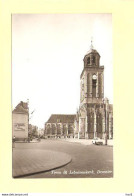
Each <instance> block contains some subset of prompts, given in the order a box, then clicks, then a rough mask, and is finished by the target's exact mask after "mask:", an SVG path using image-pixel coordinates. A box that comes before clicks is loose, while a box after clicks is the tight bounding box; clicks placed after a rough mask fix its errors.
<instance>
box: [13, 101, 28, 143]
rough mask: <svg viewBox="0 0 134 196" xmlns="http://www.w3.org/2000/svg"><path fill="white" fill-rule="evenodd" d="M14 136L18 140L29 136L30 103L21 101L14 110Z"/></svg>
mask: <svg viewBox="0 0 134 196" xmlns="http://www.w3.org/2000/svg"><path fill="white" fill-rule="evenodd" d="M12 131H13V133H12V137H14V136H15V138H16V140H26V139H27V138H28V105H27V103H24V102H22V101H21V102H20V103H19V104H18V105H17V106H16V108H15V109H14V110H13V112H12Z"/></svg>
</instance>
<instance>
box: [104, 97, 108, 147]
mask: <svg viewBox="0 0 134 196" xmlns="http://www.w3.org/2000/svg"><path fill="white" fill-rule="evenodd" d="M104 110H105V145H107V136H108V135H107V132H108V127H107V126H108V99H107V98H105V103H104Z"/></svg>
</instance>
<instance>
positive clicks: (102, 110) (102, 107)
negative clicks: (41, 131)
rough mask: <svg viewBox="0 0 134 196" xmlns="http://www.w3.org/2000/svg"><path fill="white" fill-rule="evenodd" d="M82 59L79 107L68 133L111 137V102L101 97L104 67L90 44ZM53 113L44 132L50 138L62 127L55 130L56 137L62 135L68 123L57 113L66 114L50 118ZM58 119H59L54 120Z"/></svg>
mask: <svg viewBox="0 0 134 196" xmlns="http://www.w3.org/2000/svg"><path fill="white" fill-rule="evenodd" d="M83 61H84V68H83V70H82V73H81V76H80V106H79V110H78V111H77V114H75V115H73V118H72V121H71V123H72V125H71V126H72V130H71V135H72V136H73V137H75V138H83V139H84V138H85V139H93V138H95V137H99V138H101V139H104V138H106V137H107V138H108V139H112V138H113V105H112V104H109V100H108V99H107V98H104V66H100V55H99V53H98V52H97V50H95V49H94V48H93V46H92V44H91V49H90V51H88V52H87V54H86V55H85V56H84V59H83ZM53 116H54V115H52V116H51V117H50V119H49V120H48V121H47V123H46V126H45V133H46V135H48V137H51V135H52V133H53V130H54V129H55V130H60V129H61V130H62V131H61V132H60V131H58V136H59V137H61V136H62V135H63V132H64V131H63V130H64V127H68V125H67V123H68V122H64V121H62V119H60V116H67V115H59V116H58V115H55V118H52V117H53ZM70 116H71V115H70ZM58 118H59V120H60V122H57V121H58ZM73 119H74V121H73ZM54 126H55V128H54ZM58 126H60V128H58ZM48 130H49V131H48ZM65 136H67V134H65Z"/></svg>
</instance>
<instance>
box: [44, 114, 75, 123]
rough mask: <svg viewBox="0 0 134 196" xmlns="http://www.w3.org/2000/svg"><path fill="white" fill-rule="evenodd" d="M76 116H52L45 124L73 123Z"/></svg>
mask: <svg viewBox="0 0 134 196" xmlns="http://www.w3.org/2000/svg"><path fill="white" fill-rule="evenodd" d="M75 118H76V114H52V115H51V116H50V118H49V119H48V121H47V123H57V122H59V123H73V122H74V120H75Z"/></svg>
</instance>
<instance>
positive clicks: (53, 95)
mask: <svg viewBox="0 0 134 196" xmlns="http://www.w3.org/2000/svg"><path fill="white" fill-rule="evenodd" d="M112 32H113V29H112V14H111V13H82V14H75V13H68V14H66V13H64V14H63V13H55V14H54V13H53V14H49V13H48V14H47V13H45V14H39V13H38V14H32V13H29V14H28V13H24V14H23V13H18V14H17V13H14V14H12V16H11V61H12V62H11V65H12V71H11V72H12V73H11V80H12V101H11V102H12V163H11V165H12V178H14V179H15V178H114V159H113V157H114V156H113V148H114V124H113V119H114V117H113V53H112V51H113V41H112V40H113V37H112Z"/></svg>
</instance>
